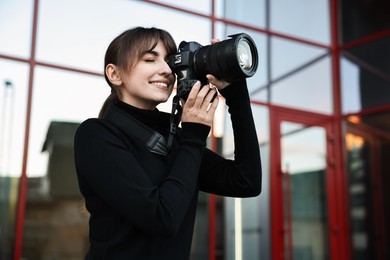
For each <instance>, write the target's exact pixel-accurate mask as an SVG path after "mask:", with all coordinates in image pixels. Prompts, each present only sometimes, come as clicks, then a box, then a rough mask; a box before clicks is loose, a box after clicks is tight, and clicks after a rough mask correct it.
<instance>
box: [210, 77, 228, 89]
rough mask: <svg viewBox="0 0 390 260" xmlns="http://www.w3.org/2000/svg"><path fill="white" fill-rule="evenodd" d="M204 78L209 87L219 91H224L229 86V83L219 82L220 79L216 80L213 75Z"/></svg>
mask: <svg viewBox="0 0 390 260" xmlns="http://www.w3.org/2000/svg"><path fill="white" fill-rule="evenodd" d="M206 78H207V79H208V80H209V83H210V84H211V85H213V86H215V87H217V89H219V90H221V89H224V88H226V87H227V86H229V85H230V83H229V82H227V81H224V80H221V79H217V78H216V77H215V76H214V75H211V74H207V75H206Z"/></svg>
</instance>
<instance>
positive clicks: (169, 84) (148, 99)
mask: <svg viewBox="0 0 390 260" xmlns="http://www.w3.org/2000/svg"><path fill="white" fill-rule="evenodd" d="M167 56H168V55H167V50H166V49H165V48H164V45H163V44H162V42H161V41H159V42H158V44H157V46H156V47H155V48H154V49H153V50H151V51H149V52H147V53H145V54H144V56H143V57H142V58H141V59H140V60H139V61H138V62H137V63H136V64H135V65H134V67H133V68H131V70H130V72H126V71H125V72H124V73H123V74H122V76H121V77H122V85H121V86H120V87H119V91H120V92H121V95H120V99H121V100H122V101H123V102H126V103H128V104H130V105H132V106H135V107H138V108H141V109H155V108H156V106H157V105H158V104H160V103H163V102H165V101H167V100H168V98H169V96H170V95H171V93H172V90H173V86H174V83H175V79H176V77H175V75H174V74H173V73H172V71H171V69H170V68H169V66H168V64H167V62H166V61H167V58H168V57H167Z"/></svg>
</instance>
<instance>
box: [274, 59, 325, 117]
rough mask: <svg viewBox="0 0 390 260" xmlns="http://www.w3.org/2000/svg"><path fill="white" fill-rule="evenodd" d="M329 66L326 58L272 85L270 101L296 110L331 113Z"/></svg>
mask: <svg viewBox="0 0 390 260" xmlns="http://www.w3.org/2000/svg"><path fill="white" fill-rule="evenodd" d="M330 66H331V65H330V59H329V57H326V58H323V59H321V60H320V61H317V62H316V63H314V64H312V65H311V66H309V67H307V68H305V69H304V70H300V71H298V72H296V73H294V74H293V75H290V76H289V77H287V78H284V79H283V80H281V81H278V82H276V83H274V84H273V85H272V89H271V101H272V102H273V103H275V104H279V105H283V106H289V107H294V108H298V109H305V110H310V111H317V112H320V113H326V114H330V113H332V111H333V107H332V101H333V100H332V87H331V75H330Z"/></svg>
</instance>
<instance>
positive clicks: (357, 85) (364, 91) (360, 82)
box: [341, 37, 390, 112]
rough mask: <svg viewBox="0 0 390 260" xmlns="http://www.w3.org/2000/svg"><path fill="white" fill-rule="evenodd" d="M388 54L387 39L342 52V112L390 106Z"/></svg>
mask: <svg viewBox="0 0 390 260" xmlns="http://www.w3.org/2000/svg"><path fill="white" fill-rule="evenodd" d="M389 50H390V38H389V37H388V38H386V39H383V40H379V41H375V42H373V43H370V44H365V45H362V46H358V47H355V48H352V49H348V50H346V51H344V53H343V58H342V63H341V64H342V67H341V69H342V70H341V72H342V91H343V101H344V102H343V103H345V104H343V110H344V112H358V111H360V110H361V109H367V108H373V107H378V106H384V105H388V104H390V70H389V59H390V57H389V55H388V53H389ZM383 57H387V58H383Z"/></svg>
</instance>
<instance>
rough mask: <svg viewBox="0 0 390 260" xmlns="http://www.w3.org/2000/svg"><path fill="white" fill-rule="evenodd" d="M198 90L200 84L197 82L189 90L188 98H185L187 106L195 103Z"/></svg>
mask: <svg viewBox="0 0 390 260" xmlns="http://www.w3.org/2000/svg"><path fill="white" fill-rule="evenodd" d="M199 90H200V82H199V81H197V82H196V83H195V84H194V85H193V86H192V88H191V91H190V93H189V94H188V97H187V101H186V102H185V104H188V106H193V105H194V103H195V101H196V98H197V96H198V92H199Z"/></svg>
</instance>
